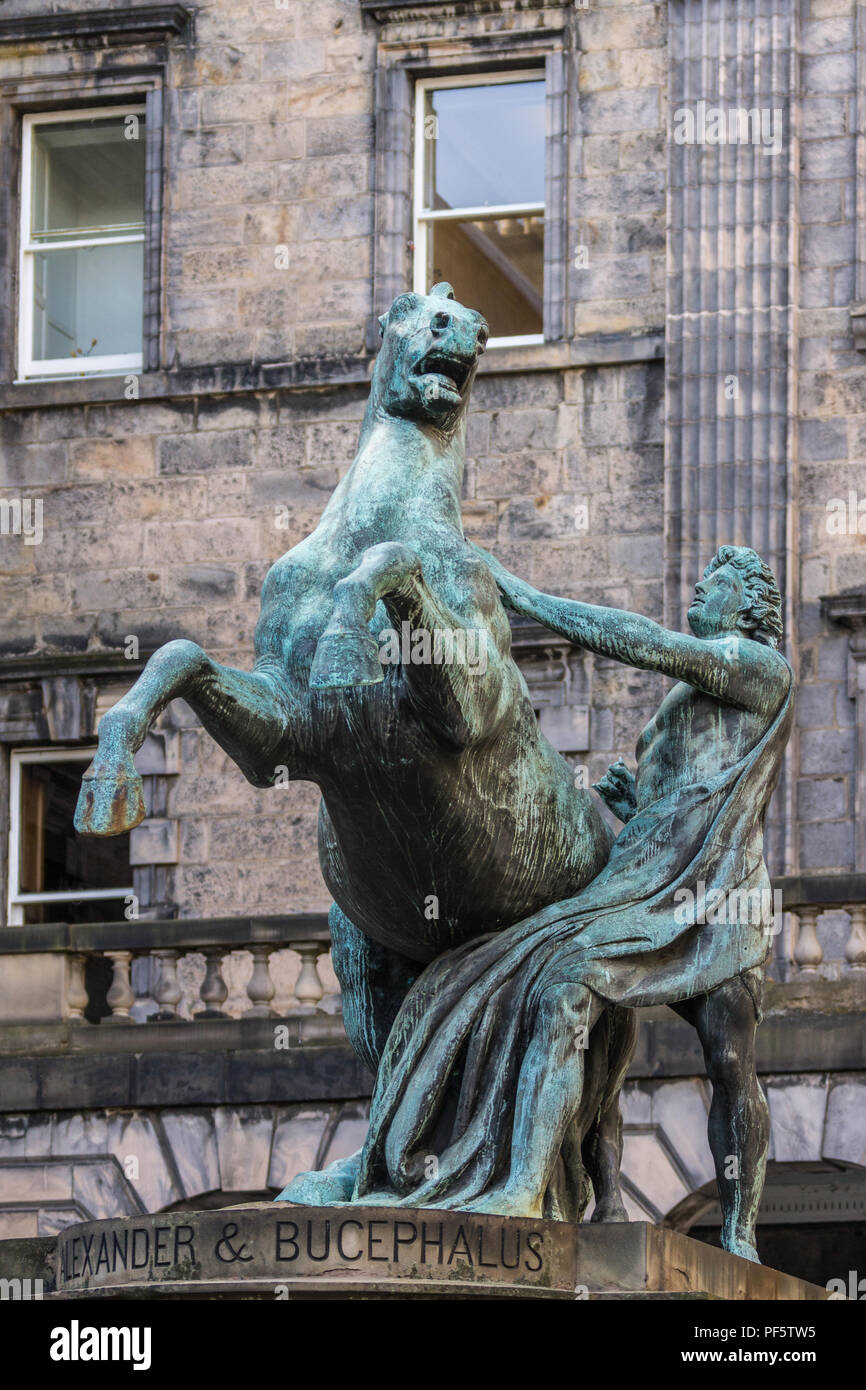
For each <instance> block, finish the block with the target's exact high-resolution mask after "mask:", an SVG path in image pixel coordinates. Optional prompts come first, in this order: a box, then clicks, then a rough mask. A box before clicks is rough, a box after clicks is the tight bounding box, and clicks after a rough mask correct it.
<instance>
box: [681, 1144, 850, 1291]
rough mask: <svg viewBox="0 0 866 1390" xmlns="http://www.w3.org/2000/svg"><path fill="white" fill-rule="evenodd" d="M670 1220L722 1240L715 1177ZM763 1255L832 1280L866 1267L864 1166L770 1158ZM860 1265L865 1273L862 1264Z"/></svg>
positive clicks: (786, 1268)
mask: <svg viewBox="0 0 866 1390" xmlns="http://www.w3.org/2000/svg"><path fill="white" fill-rule="evenodd" d="M664 1224H665V1225H666V1226H670V1227H672V1228H673V1229H674V1230H677V1231H682V1232H683V1234H685V1235H690V1236H692V1237H693V1239H695V1240H702V1241H705V1242H706V1243H707V1244H708V1245H715V1246H719V1245H720V1244H721V1241H720V1226H721V1210H720V1208H719V1202H718V1197H717V1194H716V1184H715V1182H709V1183H705V1184H704V1186H703V1187H701V1188H699V1189H698V1190H697V1191H696V1192H692V1193H690V1194H689V1196H688V1197H686V1198H684V1200H683V1201H682V1202H679V1203H678V1204H677V1206H675V1207H673V1208H672V1209H671V1211H669V1212H668V1214H667V1216H666V1217H665V1220H664ZM757 1246H758V1254H759V1255H760V1257H761V1262H762V1263H763V1264H765V1265H768V1266H770V1267H771V1268H773V1269H779V1270H782V1271H783V1273H785V1274H794V1275H796V1276H797V1277H798V1278H800V1279H807V1280H808V1281H809V1282H810V1283H812V1284H819V1285H821V1286H826V1285H827V1283H828V1282H829V1280H831V1279H842V1280H843V1281H844V1283H845V1285H846V1287H847V1286H848V1285H849V1283H850V1273H851V1271H854V1272H855V1276H856V1277H855V1281H854V1283H855V1284H856V1282H857V1280H858V1279H859V1278H860V1277H861V1275H866V1268H864V1257H863V1252H864V1250H866V1169H863V1168H859V1167H856V1166H854V1165H853V1164H852V1165H845V1164H833V1163H827V1162H815V1163H768V1164H767V1181H766V1184H765V1187H764V1195H763V1198H762V1200H761V1207H760V1211H759V1214H758V1227H757ZM858 1270H859V1274H858V1273H857V1271H858Z"/></svg>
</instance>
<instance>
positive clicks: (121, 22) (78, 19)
mask: <svg viewBox="0 0 866 1390" xmlns="http://www.w3.org/2000/svg"><path fill="white" fill-rule="evenodd" d="M191 18H192V15H191V13H190V11H189V10H187V9H185V8H184V6H183V5H140V6H136V7H135V8H124V9H116V10H78V11H74V12H73V13H67V14H36V15H20V16H18V17H15V18H11V19H2V20H0V45H4V44H28V43H37V44H38V43H49V42H56V41H58V40H60V41H64V40H66V41H70V40H71V41H78V42H82V43H93V42H98V43H99V44H100V45H102V44H130V43H147V42H149V41H152V40H153V39H165V38H173V37H177V36H178V35H180V34H183V33H184V31H185V30H186V29H187V27H188V25H189V23H190V20H191Z"/></svg>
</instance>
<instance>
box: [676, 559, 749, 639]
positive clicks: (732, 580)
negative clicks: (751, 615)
mask: <svg viewBox="0 0 866 1390" xmlns="http://www.w3.org/2000/svg"><path fill="white" fill-rule="evenodd" d="M744 598H745V588H744V586H743V581H742V579H741V577H740V574H739V571H738V570H736V569H734V567H733V565H720V566H719V568H718V569H717V570H713V573H712V574H711V575H709V576H708V577H707V578H706V579H701V580H700V581H699V582H698V583H697V584H696V585H695V597H694V599H693V600H692V603H691V607H690V608H689V612H688V619H689V626H690V628H691V629H692V632H693V633H694V634H695V636H696V637H707V638H710V637H721V636H722V635H723V634H724V633H726V632H738V631H739V630H740V620H739V613H740V609H741V608H742V606H743V600H744Z"/></svg>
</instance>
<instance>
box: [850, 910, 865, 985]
mask: <svg viewBox="0 0 866 1390" xmlns="http://www.w3.org/2000/svg"><path fill="white" fill-rule="evenodd" d="M848 912H849V913H850V915H851V934H850V936H849V937H848V941H847V944H846V946H845V959H846V960H847V962H848V964H849V965H851V966H853V967H854V968H855V969H857V970H862V969H863V968H864V967H866V904H864V903H854V904H853V905H852V906H851V907H849V908H848Z"/></svg>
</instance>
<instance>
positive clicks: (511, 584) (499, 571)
mask: <svg viewBox="0 0 866 1390" xmlns="http://www.w3.org/2000/svg"><path fill="white" fill-rule="evenodd" d="M470 545H471V546H472V549H473V550H474V551H476V552H477V554H479V555H480V556H481V558H482V560H483V561H484V563H485V565H486V566H487V568H488V569H489V570H490V573H491V574H492V575H493V578H494V579H495V580H496V584H497V587H498V589H499V592H500V594H501V595H502V602H503V603H504V604H505V607H506V608H516V607H517V605H518V604H519V603H520V602H521V600H522V599H525V598H526V596H527V595H528V594H531V593H532V586H531V584H527V583H526V581H525V580H523V579H518V578H517V575H515V574H512V573H511V572H510V571H509V570H507V569H506V568H505V566H504V565H502V564H500V562H499V561H498V560H497V558H496V556H495V555H491V554H490V551H489V550H484V549H483V548H482V547H481V546H480V545H476V544H475V543H474V541H470Z"/></svg>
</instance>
